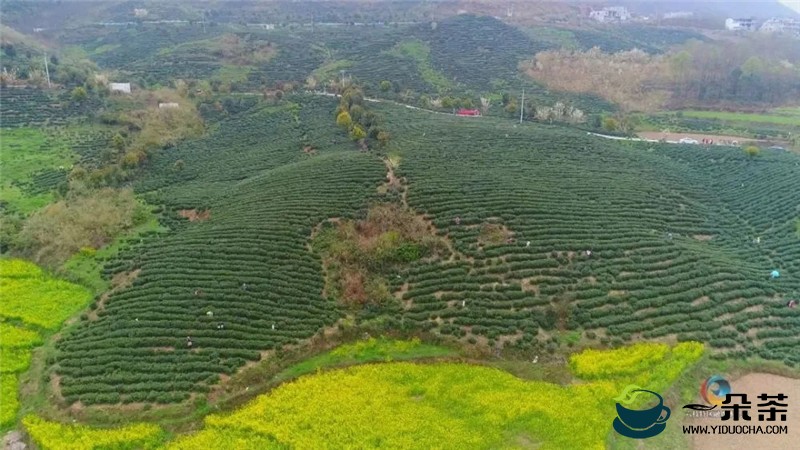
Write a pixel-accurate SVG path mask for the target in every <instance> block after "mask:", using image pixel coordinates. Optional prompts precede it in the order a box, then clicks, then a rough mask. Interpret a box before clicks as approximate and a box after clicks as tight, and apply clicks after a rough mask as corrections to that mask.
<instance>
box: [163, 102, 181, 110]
mask: <svg viewBox="0 0 800 450" xmlns="http://www.w3.org/2000/svg"><path fill="white" fill-rule="evenodd" d="M158 107H159V108H161V109H170V108H180V107H181V105H179V104H177V103H174V102H168V103H159V104H158Z"/></svg>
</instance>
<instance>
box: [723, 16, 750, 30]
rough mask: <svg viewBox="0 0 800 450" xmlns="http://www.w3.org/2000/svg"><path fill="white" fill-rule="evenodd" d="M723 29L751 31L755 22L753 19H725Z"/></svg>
mask: <svg viewBox="0 0 800 450" xmlns="http://www.w3.org/2000/svg"><path fill="white" fill-rule="evenodd" d="M725 29H726V30H728V31H753V30H755V29H756V22H755V20H753V19H730V18H729V19H726V20H725Z"/></svg>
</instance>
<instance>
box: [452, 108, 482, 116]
mask: <svg viewBox="0 0 800 450" xmlns="http://www.w3.org/2000/svg"><path fill="white" fill-rule="evenodd" d="M456 115H459V116H472V117H474V116H480V115H481V112H480V111H479V110H477V109H464V108H461V109H459V110H458V112H457V113H456Z"/></svg>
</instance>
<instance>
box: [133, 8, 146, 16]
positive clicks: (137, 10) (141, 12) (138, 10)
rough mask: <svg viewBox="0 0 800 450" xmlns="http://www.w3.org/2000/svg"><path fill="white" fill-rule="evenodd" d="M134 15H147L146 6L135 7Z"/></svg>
mask: <svg viewBox="0 0 800 450" xmlns="http://www.w3.org/2000/svg"><path fill="white" fill-rule="evenodd" d="M133 15H134V16H136V17H147V10H146V9H144V8H133Z"/></svg>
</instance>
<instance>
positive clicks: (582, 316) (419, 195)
mask: <svg viewBox="0 0 800 450" xmlns="http://www.w3.org/2000/svg"><path fill="white" fill-rule="evenodd" d="M386 113H387V114H388V111H387V112H386ZM392 114H393V117H394V120H393V121H392V123H393V124H394V126H395V129H394V130H392V134H393V135H396V136H398V139H397V140H396V148H397V154H398V155H399V157H400V158H401V160H402V162H401V163H400V167H399V169H398V170H397V172H398V175H402V176H405V177H406V178H407V180H408V183H409V186H410V188H409V193H408V201H409V203H410V205H411V206H412V207H414V208H416V209H417V210H418V211H420V212H423V213H425V214H426V215H427V216H429V217H430V218H431V219H432V220H433V222H434V224H435V225H436V227H437V228H438V230H439V232H440V233H442V234H446V235H447V236H449V237H450V238H451V239H452V240H453V243H454V245H455V248H456V249H457V250H458V251H459V252H460V257H458V258H455V259H454V260H452V261H447V262H445V263H438V262H437V263H422V264H418V265H417V266H416V267H413V268H412V269H410V270H408V272H407V273H404V274H401V275H402V276H401V277H400V278H397V279H396V283H395V287H396V288H398V289H399V294H398V295H399V296H400V298H401V299H402V302H403V305H404V309H403V311H404V316H403V320H405V321H412V322H414V323H416V324H418V325H419V326H421V327H423V328H433V329H437V330H440V331H441V332H442V333H447V334H453V335H456V336H461V337H464V338H465V339H481V338H487V339H488V342H489V343H490V344H493V345H502V344H506V343H510V342H514V343H515V344H516V346H518V347H521V348H530V347H531V343H532V342H533V340H534V339H547V338H549V337H550V335H551V333H552V331H550V330H554V329H557V330H563V329H567V330H585V331H586V333H585V334H586V336H588V337H589V338H590V339H591V338H597V339H600V340H601V341H602V342H604V343H609V342H612V343H614V342H617V343H619V342H621V341H623V340H632V339H640V338H648V339H650V338H662V337H667V336H676V337H677V338H678V339H681V340H684V339H698V340H702V341H707V342H709V343H710V344H711V346H712V347H715V348H717V349H718V351H720V352H721V353H722V354H727V355H729V356H732V357H741V356H753V355H759V356H762V357H764V358H767V359H776V360H783V361H785V362H786V363H788V364H798V363H800V353H798V351H797V344H798V336H797V334H796V330H797V327H798V325H800V314H798V312H797V310H796V309H791V308H787V302H788V300H789V299H791V298H796V297H797V295H798V293H799V292H800V277H798V270H800V257H798V256H799V255H800V236H798V235H797V233H796V222H797V219H798V215H800V203H798V202H800V160H799V159H798V158H797V156H795V155H791V154H787V153H785V152H766V153H764V154H763V155H762V157H760V158H757V159H752V158H748V157H747V155H745V154H744V153H743V152H741V151H740V150H732V149H711V150H702V151H698V150H697V149H696V148H694V147H691V146H668V145H665V146H659V145H656V146H649V145H627V146H625V145H620V144H619V143H610V142H608V141H604V140H598V139H594V138H592V137H590V136H585V135H582V134H580V133H577V132H573V131H569V130H566V129H562V128H548V127H535V126H532V125H524V126H517V125H514V124H511V123H509V122H502V121H492V120H491V119H485V120H482V121H475V120H459V119H460V118H457V117H451V116H440V115H435V116H434V115H427V116H425V117H424V120H421V119H423V118H422V117H419V116H417V115H416V114H414V113H409V112H405V111H403V112H400V111H393V112H392ZM487 227H488V228H491V227H495V228H497V227H504V229H505V230H507V231H506V235H507V236H508V238H507V240H505V241H501V242H499V243H495V244H493V245H491V244H486V243H485V242H483V243H482V242H481V238H482V237H483V236H482V235H483V233H484V232H485V230H486V229H487ZM773 269H777V270H779V271H780V272H781V274H782V275H781V277H780V278H778V279H774V280H773V279H770V273H771V271H772V270H773Z"/></svg>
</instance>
